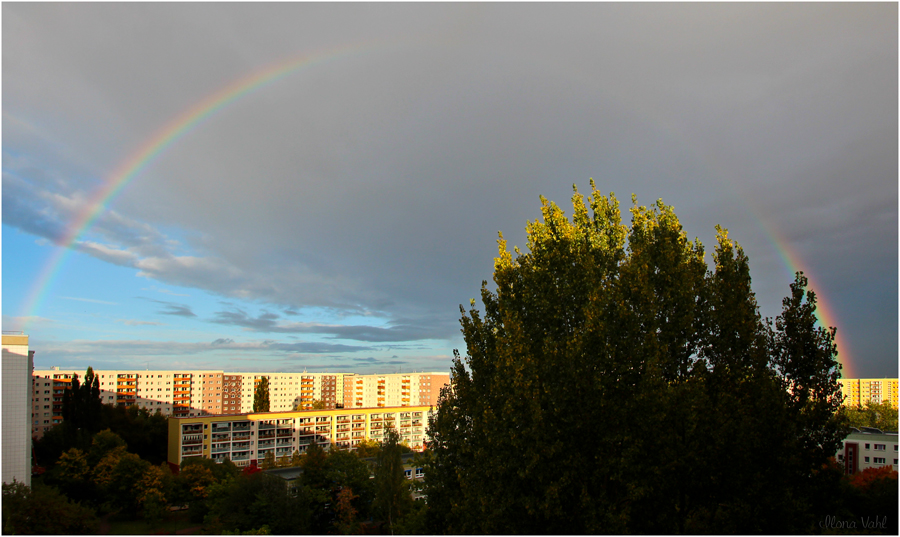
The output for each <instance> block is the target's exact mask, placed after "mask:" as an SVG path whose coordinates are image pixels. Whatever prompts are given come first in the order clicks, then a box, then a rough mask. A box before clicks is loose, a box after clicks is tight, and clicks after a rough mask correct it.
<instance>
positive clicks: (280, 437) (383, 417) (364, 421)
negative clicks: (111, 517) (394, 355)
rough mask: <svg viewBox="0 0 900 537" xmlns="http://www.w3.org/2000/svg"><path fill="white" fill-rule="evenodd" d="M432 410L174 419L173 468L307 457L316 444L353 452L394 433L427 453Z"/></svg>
mask: <svg viewBox="0 0 900 537" xmlns="http://www.w3.org/2000/svg"><path fill="white" fill-rule="evenodd" d="M431 408H432V407H430V406H405V407H382V408H347V409H333V410H303V411H293V412H261V413H249V414H233V415H218V416H210V415H207V416H196V417H183V418H174V417H173V418H169V451H168V457H167V459H168V462H169V465H170V466H173V467H180V466H181V462H182V461H183V460H184V459H185V458H187V457H207V458H210V459H213V460H214V461H216V462H222V461H224V460H225V459H226V458H227V459H230V460H231V461H232V462H234V463H235V464H236V465H237V466H248V465H250V464H252V463H254V462H257V463H260V462H261V461H262V460H263V459H264V458H265V457H266V454H268V453H272V455H274V456H275V458H281V457H290V456H291V455H292V454H293V453H294V451H298V452H300V453H303V452H304V451H305V450H306V448H307V446H309V445H310V444H312V443H313V442H315V443H318V444H320V445H322V446H330V445H331V444H334V445H335V446H336V447H338V448H346V449H353V448H355V447H356V445H357V444H359V443H360V442H361V441H363V440H376V441H381V440H382V439H383V437H384V431H385V429H387V428H388V427H393V428H394V429H396V430H397V431H398V432H399V433H400V440H401V441H402V442H405V443H406V444H407V445H408V446H409V447H410V448H412V449H414V450H422V449H424V447H425V442H426V437H425V428H426V427H427V425H428V417H429V415H430V414H431Z"/></svg>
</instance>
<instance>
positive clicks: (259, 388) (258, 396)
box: [253, 377, 269, 412]
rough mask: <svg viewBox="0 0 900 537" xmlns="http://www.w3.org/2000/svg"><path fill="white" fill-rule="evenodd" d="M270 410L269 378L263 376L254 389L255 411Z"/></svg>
mask: <svg viewBox="0 0 900 537" xmlns="http://www.w3.org/2000/svg"><path fill="white" fill-rule="evenodd" d="M268 411H269V379H268V377H263V378H261V379H260V380H259V382H258V383H257V384H256V389H255V390H254V391H253V412H268Z"/></svg>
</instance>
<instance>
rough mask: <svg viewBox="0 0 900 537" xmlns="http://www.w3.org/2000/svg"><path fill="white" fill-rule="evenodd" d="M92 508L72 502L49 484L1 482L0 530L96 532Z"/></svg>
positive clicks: (95, 521)
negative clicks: (0, 508) (0, 526)
mask: <svg viewBox="0 0 900 537" xmlns="http://www.w3.org/2000/svg"><path fill="white" fill-rule="evenodd" d="M99 527H100V519H98V518H97V514H96V512H95V511H94V510H93V509H91V508H89V507H86V506H83V505H80V504H78V503H76V502H73V501H71V500H69V499H68V498H66V496H64V495H63V494H61V493H60V492H59V491H58V490H56V489H55V488H52V487H47V486H41V485H36V486H35V487H34V488H29V487H27V486H25V485H24V484H23V483H19V482H17V481H15V480H14V481H13V482H12V483H3V533H5V534H7V535H9V534H19V535H21V534H28V535H51V534H53V535H57V534H58V535H66V534H68V535H73V534H87V533H97V530H98V529H99Z"/></svg>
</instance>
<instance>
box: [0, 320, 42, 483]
mask: <svg viewBox="0 0 900 537" xmlns="http://www.w3.org/2000/svg"><path fill="white" fill-rule="evenodd" d="M33 356H34V351H29V350H28V336H26V335H24V334H20V333H16V334H9V335H7V334H3V368H2V373H3V413H2V414H3V416H2V425H0V427H2V431H3V436H2V450H3V458H2V459H3V483H12V482H13V480H16V481H18V482H19V483H24V484H25V485H26V486H29V487H30V486H31V431H30V427H29V424H30V423H31V397H30V395H31V394H30V392H29V390H28V386H29V382H28V381H29V379H30V378H31V368H32V365H33Z"/></svg>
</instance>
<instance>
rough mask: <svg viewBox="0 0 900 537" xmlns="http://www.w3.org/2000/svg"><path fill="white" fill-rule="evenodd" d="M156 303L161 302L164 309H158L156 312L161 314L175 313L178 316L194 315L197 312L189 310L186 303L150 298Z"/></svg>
mask: <svg viewBox="0 0 900 537" xmlns="http://www.w3.org/2000/svg"><path fill="white" fill-rule="evenodd" d="M151 302H155V303H157V304H162V305H163V307H164V308H165V309H161V310H158V311H157V313H160V314H162V315H176V316H178V317H196V316H197V314H196V313H194V312H193V311H191V308H190V306H188V305H186V304H175V303H174V302H163V301H162V300H151Z"/></svg>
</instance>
